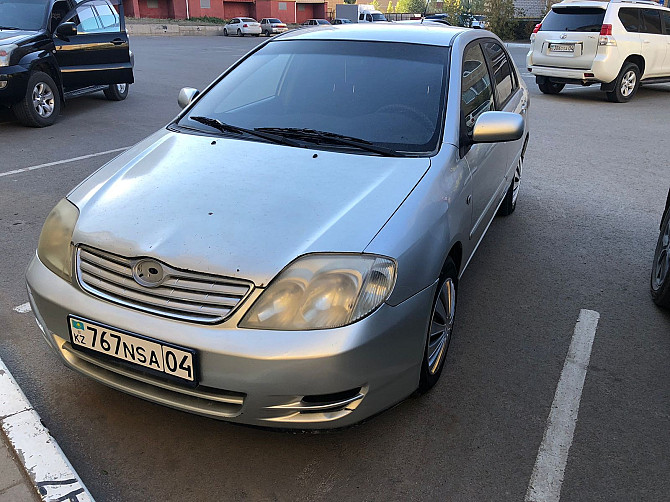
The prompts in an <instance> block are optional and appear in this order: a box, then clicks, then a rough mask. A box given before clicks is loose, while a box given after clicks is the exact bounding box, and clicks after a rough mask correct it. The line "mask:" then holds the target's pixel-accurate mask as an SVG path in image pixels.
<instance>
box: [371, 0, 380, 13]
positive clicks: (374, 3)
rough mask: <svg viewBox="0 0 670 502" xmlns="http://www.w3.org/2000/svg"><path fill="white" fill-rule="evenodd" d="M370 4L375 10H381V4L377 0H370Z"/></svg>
mask: <svg viewBox="0 0 670 502" xmlns="http://www.w3.org/2000/svg"><path fill="white" fill-rule="evenodd" d="M372 6H373V7H374V9H375V10H378V11H381V5H379V0H372Z"/></svg>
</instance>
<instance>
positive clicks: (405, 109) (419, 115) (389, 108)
mask: <svg viewBox="0 0 670 502" xmlns="http://www.w3.org/2000/svg"><path fill="white" fill-rule="evenodd" d="M377 113H409V114H410V115H412V116H413V117H414V118H416V119H417V122H419V123H420V124H421V125H422V126H424V127H425V128H426V131H430V132H433V131H435V124H434V123H433V121H432V120H430V118H428V115H426V114H425V113H423V112H420V111H419V110H417V109H416V108H412V107H411V106H408V105H403V104H400V103H395V104H391V105H384V106H382V107H381V108H379V109H378V110H377Z"/></svg>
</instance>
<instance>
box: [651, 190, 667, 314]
mask: <svg viewBox="0 0 670 502" xmlns="http://www.w3.org/2000/svg"><path fill="white" fill-rule="evenodd" d="M651 297H652V298H653V299H654V302H656V304H657V305H659V306H661V307H667V308H670V191H668V199H667V201H666V203H665V211H664V212H663V218H661V232H660V234H659V236H658V242H657V243H656V252H655V253H654V264H653V267H652V269H651Z"/></svg>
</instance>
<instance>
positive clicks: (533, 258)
mask: <svg viewBox="0 0 670 502" xmlns="http://www.w3.org/2000/svg"><path fill="white" fill-rule="evenodd" d="M261 41H262V40H259V39H256V38H254V39H249V38H239V39H238V38H224V37H193V38H191V37H179V38H142V37H135V38H133V39H132V41H131V44H132V49H133V51H134V52H135V54H136V80H137V83H136V84H134V85H133V86H131V89H130V96H129V97H128V99H127V100H126V101H123V102H119V103H114V102H108V101H106V100H105V99H104V98H103V97H102V95H100V96H89V97H84V98H80V99H78V100H76V101H72V102H71V103H69V104H68V106H66V107H65V108H64V110H63V113H62V116H61V119H60V120H59V121H58V123H57V124H56V125H54V126H53V127H50V128H47V129H40V130H38V129H26V128H23V127H20V126H19V125H18V124H16V123H15V122H13V121H12V118H11V116H10V115H9V114H8V113H5V112H0V140H1V142H0V145H2V146H0V152H1V153H0V229H1V233H0V256H2V260H1V261H0V358H2V360H3V361H4V362H5V364H6V365H7V367H8V368H9V369H10V370H11V372H12V374H13V375H14V377H15V378H16V380H17V382H18V383H19V385H20V386H21V388H22V389H23V391H24V392H25V394H26V395H27V397H28V398H29V400H30V402H31V403H32V405H33V406H34V407H35V409H36V410H37V411H38V412H39V414H40V416H41V417H42V420H43V422H44V424H45V425H46V427H47V428H48V429H49V431H50V432H51V434H52V435H53V436H54V437H55V438H56V439H57V441H58V443H59V444H60V446H61V448H62V449H63V451H64V452H65V454H66V455H67V457H68V458H69V460H70V462H71V463H72V465H73V466H74V468H75V469H76V470H77V472H78V473H79V475H80V476H81V478H82V479H83V481H84V482H85V484H86V486H87V487H88V489H89V490H90V492H91V493H92V495H93V496H94V497H95V498H96V499H97V500H101V501H102V500H104V501H133V500H142V501H152V500H156V501H165V500H179V499H191V500H232V501H235V500H254V501H255V500H310V501H312V500H342V499H349V500H383V501H388V500H449V501H470V500H477V501H481V500H495V501H500V500H523V499H524V497H525V494H526V492H527V490H528V485H529V481H530V478H531V474H532V472H533V469H534V466H535V463H536V458H537V457H538V449H539V448H540V444H541V443H542V441H543V436H544V433H545V429H546V427H547V417H548V416H549V414H550V410H551V408H552V402H553V400H554V397H555V393H556V388H557V384H558V382H559V379H560V378H561V375H562V370H563V368H564V364H565V361H566V354H567V352H568V347H569V346H570V343H571V339H572V337H573V332H574V330H575V324H576V323H577V319H578V316H579V315H580V311H582V310H583V309H588V310H590V311H593V312H596V313H598V314H599V320H598V325H597V330H596V331H595V337H594V339H593V345H592V349H591V352H590V362H589V364H588V368H584V369H585V370H586V369H587V371H586V378H585V381H584V387H583V391H582V393H581V401H580V402H579V416H578V421H577V425H576V428H575V431H574V439H573V442H572V447H571V448H570V450H569V456H568V459H567V467H566V470H565V479H564V482H563V486H562V492H561V500H563V501H573V500H575V501H582V500H588V501H601V500H602V501H619V500H621V501H629V500H645V501H656V500H658V501H663V500H667V498H668V493H670V474H669V473H670V456H668V452H669V451H670V414H669V412H668V410H670V384H669V382H670V364H669V363H668V362H669V361H670V313H668V312H663V311H661V310H659V309H658V308H656V307H655V305H654V304H653V303H652V301H651V299H650V297H649V293H648V282H649V273H650V267H651V259H652V255H653V250H654V246H655V242H656V238H657V236H658V229H659V223H660V217H661V211H662V209H663V205H664V203H665V198H666V195H667V192H668V187H670V160H668V152H669V151H670V150H669V148H668V147H667V139H666V136H667V129H668V126H667V124H668V123H670V107H669V106H668V102H669V99H670V85H656V86H651V87H647V88H642V89H641V90H640V91H639V94H638V96H637V97H636V98H635V99H634V100H633V101H632V102H631V103H628V104H623V105H619V104H612V103H608V102H607V101H606V100H605V97H604V94H602V93H600V92H599V91H598V90H597V88H595V87H592V88H581V87H575V86H568V87H566V89H565V90H564V91H563V92H562V93H561V94H560V95H558V96H544V95H542V94H540V93H539V91H538V89H537V87H536V86H535V84H534V83H533V79H532V77H531V76H530V75H528V74H527V73H526V70H525V65H524V55H525V52H526V51H525V48H524V47H523V46H516V45H513V46H510V51H511V53H512V55H513V57H514V58H515V60H516V62H517V65H518V66H519V68H520V69H521V71H522V73H523V75H524V79H525V81H526V83H527V84H528V85H529V87H530V89H531V94H532V100H531V106H530V125H531V128H530V130H531V139H530V143H529V146H528V151H527V154H526V160H525V165H524V172H523V178H522V184H521V192H520V195H519V201H518V205H517V209H516V212H515V213H514V214H513V215H512V216H510V217H507V218H497V219H496V220H495V221H494V222H493V224H492V225H491V227H490V229H489V231H488V234H487V236H486V237H485V239H484V241H483V242H482V244H481V245H480V247H479V249H478V251H477V253H476V255H475V257H474V258H473V260H472V262H471V263H470V265H469V267H468V269H467V271H466V272H465V274H464V276H463V278H462V281H461V283H460V285H459V305H458V308H457V320H456V327H455V333H454V339H453V340H452V343H451V347H450V350H449V354H448V356H447V361H446V366H445V368H444V371H443V374H442V379H441V380H440V382H439V383H438V385H437V386H436V387H435V388H434V389H433V390H432V391H431V392H430V393H429V394H427V395H425V396H423V397H421V398H415V397H414V398H410V399H408V400H406V401H404V402H403V403H401V404H399V405H398V406H396V407H394V408H393V409H391V410H388V411H386V412H384V413H382V414H381V415H379V416H377V417H374V418H373V419H370V420H368V421H367V422H365V423H363V424H361V425H358V426H356V427H352V428H348V429H345V430H341V431H335V432H330V433H321V434H306V433H285V432H273V431H268V430H260V429H256V428H250V427H243V426H236V425H231V424H228V423H225V422H218V421H215V420H210V419H206V418H202V417H198V416H193V415H189V414H186V413H182V412H179V411H175V410H172V409H169V408H166V407H162V406H159V405H155V404H152V403H148V402H145V401H142V400H140V399H136V398H134V397H130V396H128V395H125V394H123V393H120V392H117V391H114V390H112V389H109V388H107V387H104V386H102V385H100V384H97V383H95V382H92V381H90V380H88V379H86V378H85V377H83V376H80V375H78V374H76V373H74V372H72V371H70V370H68V369H66V368H65V367H63V366H62V365H61V364H60V362H59V360H58V359H57V357H56V356H55V355H54V354H52V353H51V352H50V350H49V349H48V347H47V345H46V343H45V342H44V340H43V339H42V337H41V335H40V332H39V330H38V328H37V326H36V325H35V322H34V320H33V319H32V318H31V314H30V313H18V312H16V311H14V310H13V308H14V307H15V306H18V305H21V304H24V303H25V302H26V301H27V297H26V292H25V287H24V279H23V271H24V270H25V267H26V266H27V264H28V262H29V260H30V258H31V257H32V255H33V253H34V250H35V247H36V244H37V238H38V235H39V231H40V228H41V225H42V223H43V221H44V219H45V217H46V215H47V214H48V212H49V211H50V210H51V208H52V207H53V206H54V205H55V204H56V202H58V200H59V199H60V198H61V197H63V196H64V195H65V194H66V193H67V192H68V191H69V190H70V189H71V188H72V187H74V186H75V185H77V184H78V183H79V182H80V181H81V180H82V179H84V178H85V177H86V176H88V175H89V174H91V173H92V172H94V171H95V170H96V169H97V168H98V167H100V166H101V165H102V164H104V163H105V162H107V161H108V160H110V159H111V158H113V156H114V155H115V153H104V152H111V151H114V150H118V149H121V148H125V147H128V146H131V145H133V144H134V143H136V142H138V141H140V140H141V139H142V138H144V137H145V136H147V135H148V134H150V133H152V132H154V131H155V130H157V129H159V128H160V127H162V126H163V125H164V124H166V123H167V122H168V121H169V120H170V119H171V118H172V117H173V116H174V115H175V114H176V113H177V112H178V107H177V104H176V98H177V93H178V91H179V89H180V88H181V87H185V86H189V87H197V88H200V89H202V88H204V87H205V86H206V85H207V84H208V83H209V82H210V81H211V80H212V79H213V78H215V77H216V76H217V75H218V74H219V73H220V72H221V71H223V70H224V69H225V68H226V67H228V66H229V65H230V64H232V63H233V62H234V61H235V60H236V59H237V58H238V57H239V56H241V55H242V54H244V53H245V52H247V51H248V50H250V49H251V48H252V47H253V46H254V45H255V44H257V43H259V42H261ZM94 154H95V155H94ZM91 155H94V156H91ZM87 156H88V157H87ZM81 157H85V158H81ZM70 159H79V160H74V161H69V160H70ZM64 161H67V162H64ZM47 164H48V165H47ZM31 167H38V169H33V170H25V169H27V168H31ZM10 171H20V172H16V173H14V174H10V175H3V173H8V172H10ZM174 203H178V194H175V201H174Z"/></svg>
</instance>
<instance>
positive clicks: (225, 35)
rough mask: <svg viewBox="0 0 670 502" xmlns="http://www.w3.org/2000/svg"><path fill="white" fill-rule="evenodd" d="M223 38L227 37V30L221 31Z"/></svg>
mask: <svg viewBox="0 0 670 502" xmlns="http://www.w3.org/2000/svg"><path fill="white" fill-rule="evenodd" d="M223 36H224V37H227V36H228V30H227V29H225V28H224V29H223Z"/></svg>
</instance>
